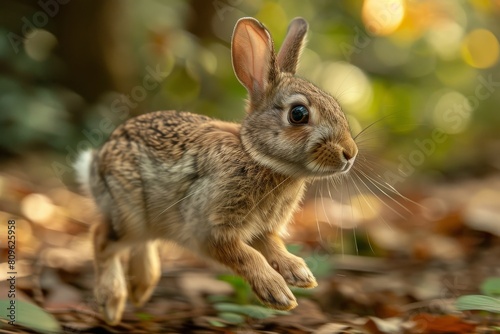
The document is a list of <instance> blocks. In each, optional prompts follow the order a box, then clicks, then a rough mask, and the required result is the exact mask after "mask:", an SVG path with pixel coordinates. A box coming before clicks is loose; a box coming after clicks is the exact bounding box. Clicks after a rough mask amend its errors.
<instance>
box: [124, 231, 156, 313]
mask: <svg viewBox="0 0 500 334" xmlns="http://www.w3.org/2000/svg"><path fill="white" fill-rule="evenodd" d="M128 274H129V276H128V283H129V293H130V299H131V301H132V303H134V305H135V306H137V307H140V306H142V305H144V303H146V302H147V301H148V299H149V297H151V294H152V293H153V290H154V288H155V287H156V284H157V283H158V281H159V279H160V276H161V263H160V256H159V254H158V244H157V242H156V241H147V242H144V243H141V244H140V245H137V246H134V247H133V249H132V250H131V252H130V258H129V265H128Z"/></svg>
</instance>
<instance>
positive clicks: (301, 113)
mask: <svg viewBox="0 0 500 334" xmlns="http://www.w3.org/2000/svg"><path fill="white" fill-rule="evenodd" d="M288 121H289V122H290V123H291V124H294V125H301V124H307V122H309V110H307V108H306V107H304V106H303V105H297V106H293V107H292V109H290V112H289V113H288Z"/></svg>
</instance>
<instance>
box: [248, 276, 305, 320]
mask: <svg viewBox="0 0 500 334" xmlns="http://www.w3.org/2000/svg"><path fill="white" fill-rule="evenodd" d="M251 285H252V289H253V291H254V293H255V294H256V295H257V297H258V298H259V300H260V301H261V302H262V303H263V304H264V305H266V306H268V307H270V308H273V309H277V310H285V311H287V310H291V309H293V308H295V307H296V306H297V300H296V299H295V296H294V295H293V293H292V292H291V291H290V289H289V288H288V286H287V285H286V282H285V280H284V279H283V277H281V276H280V275H278V274H277V273H275V272H270V273H269V275H266V277H265V278H262V277H259V278H257V279H255V280H254V281H253V282H252V283H251Z"/></svg>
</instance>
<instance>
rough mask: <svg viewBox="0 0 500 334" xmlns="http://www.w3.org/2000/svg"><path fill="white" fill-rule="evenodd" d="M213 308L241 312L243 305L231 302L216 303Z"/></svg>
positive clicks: (221, 310) (220, 310)
mask: <svg viewBox="0 0 500 334" xmlns="http://www.w3.org/2000/svg"><path fill="white" fill-rule="evenodd" d="M214 308H215V309H216V310H217V311H219V312H233V313H243V312H242V308H243V306H242V305H238V304H233V303H217V304H214Z"/></svg>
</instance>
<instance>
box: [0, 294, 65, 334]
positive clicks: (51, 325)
mask: <svg viewBox="0 0 500 334" xmlns="http://www.w3.org/2000/svg"><path fill="white" fill-rule="evenodd" d="M14 305H15V313H14V315H15V324H17V325H21V326H23V327H26V328H29V329H32V330H34V331H37V332H39V333H44V334H53V333H61V326H60V325H59V323H58V322H57V320H56V318H54V316H53V315H52V314H50V313H47V312H45V311H44V310H43V309H41V308H40V307H38V306H36V305H34V304H31V303H27V302H24V301H20V300H16V301H15V304H14ZM9 307H11V301H10V300H0V309H1V310H2V312H0V318H2V319H6V320H7V321H11V320H12V319H10V318H9V317H8V315H9V314H10V311H9ZM6 310H7V312H8V313H6V312H5V311H6Z"/></svg>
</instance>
